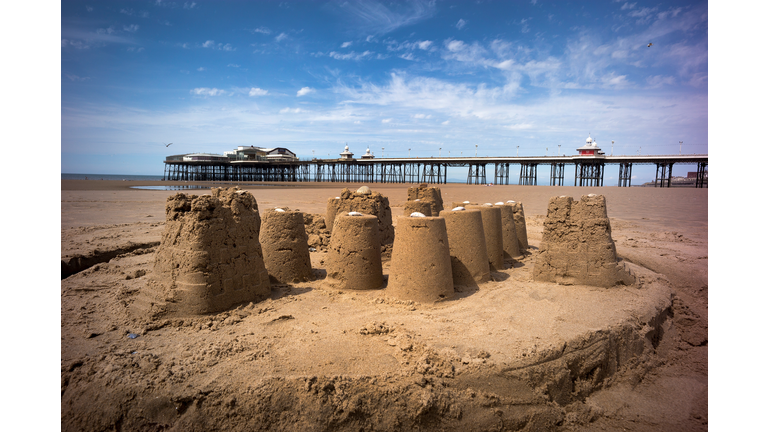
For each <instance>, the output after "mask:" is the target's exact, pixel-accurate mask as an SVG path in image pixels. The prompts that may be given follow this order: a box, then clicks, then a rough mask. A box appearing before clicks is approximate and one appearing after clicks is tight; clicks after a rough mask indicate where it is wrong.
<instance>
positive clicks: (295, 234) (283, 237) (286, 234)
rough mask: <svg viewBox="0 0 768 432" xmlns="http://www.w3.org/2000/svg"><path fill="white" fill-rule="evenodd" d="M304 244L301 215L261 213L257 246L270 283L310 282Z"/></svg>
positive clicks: (279, 210)
mask: <svg viewBox="0 0 768 432" xmlns="http://www.w3.org/2000/svg"><path fill="white" fill-rule="evenodd" d="M307 241H308V239H307V233H306V231H305V229H304V214H303V213H302V212H297V211H290V210H287V211H286V210H283V209H272V210H267V211H266V212H265V213H264V220H263V221H262V223H261V232H260V233H259V242H260V243H261V247H262V250H263V252H264V265H265V266H266V268H267V272H268V273H269V278H270V281H272V282H276V283H290V282H306V281H309V280H311V279H312V264H311V262H310V258H309V245H308V244H307Z"/></svg>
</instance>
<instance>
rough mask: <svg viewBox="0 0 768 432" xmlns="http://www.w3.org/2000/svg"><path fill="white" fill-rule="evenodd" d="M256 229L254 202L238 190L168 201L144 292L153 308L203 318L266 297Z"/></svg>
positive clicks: (267, 288) (175, 197)
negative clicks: (150, 277) (153, 303)
mask: <svg viewBox="0 0 768 432" xmlns="http://www.w3.org/2000/svg"><path fill="white" fill-rule="evenodd" d="M260 225H261V218H260V217H259V210H258V206H257V204H256V200H255V199H254V197H253V195H251V194H250V193H249V192H247V191H244V190H239V189H237V188H229V189H220V188H216V189H212V195H203V196H197V195H186V194H182V193H178V194H176V195H173V196H170V197H168V199H167V201H166V205H165V230H164V231H163V237H162V240H161V242H160V246H159V247H158V249H157V253H156V254H155V265H154V271H153V276H152V280H151V281H150V282H149V283H148V286H147V288H148V290H150V291H152V293H151V294H150V297H153V298H155V300H156V302H155V307H156V308H159V309H160V312H161V313H168V314H172V315H190V314H192V315H194V314H206V313H212V312H220V311H223V310H226V309H229V308H230V307H232V306H234V305H236V304H239V303H242V302H247V301H259V300H261V299H263V298H264V297H266V296H268V295H269V294H270V286H269V276H268V274H267V270H266V268H265V266H264V261H263V258H262V251H261V245H260V244H259V228H260Z"/></svg>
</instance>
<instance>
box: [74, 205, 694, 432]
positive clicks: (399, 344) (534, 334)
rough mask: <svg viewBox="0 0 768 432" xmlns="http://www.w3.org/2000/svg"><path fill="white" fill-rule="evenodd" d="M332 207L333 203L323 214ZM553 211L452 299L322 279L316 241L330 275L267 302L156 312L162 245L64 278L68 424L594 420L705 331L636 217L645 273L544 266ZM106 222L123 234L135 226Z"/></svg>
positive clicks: (417, 425)
mask: <svg viewBox="0 0 768 432" xmlns="http://www.w3.org/2000/svg"><path fill="white" fill-rule="evenodd" d="M404 201H405V200H403V202H404ZM271 204H272V205H275V204H276V203H271ZM277 204H279V203H277ZM324 204H325V200H324V199H318V200H317V205H316V206H317V208H318V209H319V211H322V209H323V206H324ZM395 207H397V206H395ZM539 207H542V208H543V207H544V206H543V204H541V205H539ZM539 212H540V213H539V214H538V215H536V216H534V217H531V216H530V215H529V217H528V222H529V227H528V228H529V230H528V231H529V233H531V234H532V244H531V249H530V253H529V254H526V255H525V256H524V257H523V258H521V259H519V260H517V261H516V262H515V266H514V267H513V268H509V269H503V270H501V271H496V272H493V273H492V276H493V279H494V280H493V281H489V282H486V283H481V284H479V285H478V286H477V287H460V288H459V289H460V291H457V292H455V295H454V297H453V298H452V299H450V300H446V301H440V302H437V303H419V302H414V301H404V300H401V299H398V298H395V297H394V296H391V295H389V293H388V291H387V287H386V284H385V285H384V287H383V288H381V289H372V290H362V291H353V290H339V289H328V288H324V287H323V278H324V276H325V275H324V271H325V269H326V260H327V258H328V255H327V254H326V253H324V252H322V251H315V252H312V253H311V259H312V268H313V269H314V272H315V276H316V277H317V280H313V281H309V282H301V283H293V284H283V285H280V286H273V287H272V290H271V295H270V297H269V298H267V299H265V300H262V301H260V302H252V303H243V304H240V305H237V306H235V307H233V308H231V309H229V310H227V311H224V312H220V313H214V314H207V315H202V316H174V317H165V318H163V317H160V318H153V317H151V316H147V315H144V314H142V310H144V309H145V308H146V307H147V305H145V304H142V301H143V300H142V298H141V296H140V292H141V290H142V289H143V287H144V286H145V284H146V279H147V278H146V277H145V276H146V275H149V274H151V272H152V265H153V262H154V254H155V252H154V249H152V248H147V249H142V250H138V251H134V252H130V253H124V254H121V255H118V256H116V257H115V258H113V259H112V260H111V261H109V262H103V263H100V264H97V265H95V266H92V267H90V268H88V269H86V270H84V271H81V272H79V273H76V274H74V275H72V276H69V277H67V278H64V279H62V282H61V296H62V309H61V322H62V348H61V350H62V353H61V368H62V374H61V375H62V390H61V394H62V396H61V407H62V408H61V424H62V430H104V429H116V428H119V429H122V430H137V429H142V428H144V429H146V428H163V429H168V430H214V429H216V430H255V429H272V430H300V431H303V430H306V431H309V430H361V429H362V430H416V429H419V430H449V431H450V430H461V431H469V430H570V429H568V427H573V426H578V427H587V428H588V427H589V425H590V424H591V423H592V422H595V421H599V419H600V418H602V416H603V415H605V414H606V411H605V410H606V409H610V405H606V404H605V403H601V402H600V401H601V400H603V401H605V400H609V399H610V398H608V397H607V396H603V399H595V398H594V395H596V394H603V395H605V394H604V393H600V392H601V391H603V390H606V391H609V390H610V389H611V388H613V387H615V384H616V383H628V382H634V383H637V382H640V380H641V379H642V376H643V375H645V373H646V372H647V371H648V370H652V369H653V368H654V367H657V366H658V365H659V364H660V359H661V358H663V357H664V356H665V355H666V353H667V352H668V351H669V350H670V349H672V347H673V345H674V343H676V342H675V341H676V340H678V339H679V338H680V337H681V336H680V335H683V336H682V337H684V338H686V339H688V340H692V339H691V338H693V336H691V334H690V333H685V329H683V328H681V327H680V326H678V325H676V323H675V320H674V314H673V313H672V311H673V309H674V308H675V307H676V306H675V304H676V302H679V301H680V300H679V299H677V300H675V301H673V293H674V292H676V289H675V286H673V285H672V282H671V281H670V279H669V278H667V277H666V275H665V274H662V273H659V270H660V269H664V267H662V266H663V264H664V263H665V261H664V260H661V261H658V263H656V261H649V260H645V261H644V260H643V259H641V258H640V255H637V254H636V253H635V252H633V250H632V249H631V248H630V247H640V248H642V247H645V246H644V244H645V243H643V241H645V240H644V239H647V238H650V237H648V235H650V234H647V235H646V234H638V233H634V232H632V233H630V232H629V231H627V228H626V226H627V225H626V223H623V224H619V228H618V230H619V232H620V233H622V234H621V237H620V242H619V250H620V251H625V252H626V254H627V255H628V256H630V257H632V261H633V262H626V265H627V266H629V268H630V269H631V271H632V272H633V274H634V275H635V276H636V283H635V284H633V285H631V286H619V287H612V288H598V287H590V286H585V285H568V286H566V285H558V284H555V283H549V282H537V281H534V280H533V277H532V272H533V267H534V263H535V260H536V258H537V253H538V246H539V241H540V236H541V233H542V231H543V220H544V218H543V215H542V214H541V213H543V212H541V211H540V210H539ZM104 229H105V230H112V231H109V232H115V233H116V234H114V235H115V236H116V237H120V236H121V235H122V236H125V235H126V234H125V233H127V232H130V230H131V229H133V228H131V227H126V226H119V227H116V228H112V227H107V228H104ZM76 230H77V231H76V232H73V236H72V239H73V240H72V241H73V242H74V241H75V240H77V239H78V238H81V237H78V236H82V235H86V234H88V235H90V238H98V233H99V231H98V229H96V228H93V229H91V228H89V229H86V230H80V229H76ZM145 230H146V231H151V232H155V233H158V234H159V233H160V232H161V230H162V225H159V226H155V225H150V224H148V223H142V222H140V223H138V224H136V226H135V229H134V232H136V233H143V232H144V231H145ZM622 230H624V231H622ZM105 232H107V231H105ZM704 232H706V230H705V231H704ZM110 235H112V234H110ZM142 235H143V234H142ZM119 240H120V239H119V238H114V240H113V241H114V242H115V243H119ZM659 241H660V240H659ZM664 241H667V240H664ZM673 242H676V243H673ZM680 242H681V241H680V240H679V238H677V237H674V238H673V237H672V236H670V239H669V241H668V243H664V244H669V245H670V246H665V247H677V246H674V245H677V244H682V243H680ZM629 245H636V246H629ZM697 247H698V246H697ZM678 250H680V251H682V249H678ZM704 250H706V248H704ZM678 253H680V254H683V252H678ZM685 253H686V254H693V253H695V252H685ZM623 256H626V255H623ZM685 256H689V255H685ZM635 262H636V263H635ZM640 262H646V263H651V264H653V265H649V266H643V265H640V264H639V263H640ZM389 264H390V263H389V262H388V261H385V262H384V263H383V274H384V276H385V279H386V278H387V277H388V276H390V267H389ZM680 265H682V266H684V267H685V266H690V265H692V264H691V262H687V263H686V262H683V263H682V264H680ZM704 265H705V266H704V268H706V263H704ZM648 267H653V268H654V269H655V270H651V269H649V268H648ZM665 271H666V270H665ZM686 298H687V297H686ZM705 340H706V339H705ZM687 383H688V384H689V385H691V386H692V387H690V388H691V389H694V388H695V389H700V388H701V387H696V385H694V384H691V382H690V381H688V382H687ZM703 388H704V390H703V392H704V395H705V396H706V383H705V384H704V387H703ZM696 391H697V392H699V393H700V390H696ZM697 394H698V393H697ZM622 400H626V399H622ZM704 406H705V407H706V403H705V404H704ZM691 409H692V408H690V407H689V408H687V411H686V410H685V409H684V410H683V411H685V412H686V415H687V412H688V411H690V410H691ZM617 410H618V408H617ZM617 412H618V411H617ZM654 414H655V413H649V416H648V418H654V417H653V415H654ZM704 415H705V416H706V408H705V411H704ZM694 421H695V420H694ZM562 428H565V429H562ZM577 429H578V428H577ZM579 430H580V429H579ZM649 430H650V429H649Z"/></svg>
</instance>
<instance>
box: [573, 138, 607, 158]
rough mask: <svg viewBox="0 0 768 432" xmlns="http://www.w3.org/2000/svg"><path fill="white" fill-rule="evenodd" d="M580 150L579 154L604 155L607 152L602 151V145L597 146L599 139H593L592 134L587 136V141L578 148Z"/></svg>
mask: <svg viewBox="0 0 768 432" xmlns="http://www.w3.org/2000/svg"><path fill="white" fill-rule="evenodd" d="M576 151H578V152H579V156H592V157H603V156H605V153H603V152H602V151H600V147H598V146H597V140H593V139H592V134H590V135H589V137H587V143H586V144H584V145H583V146H581V147H579V148H577V149H576Z"/></svg>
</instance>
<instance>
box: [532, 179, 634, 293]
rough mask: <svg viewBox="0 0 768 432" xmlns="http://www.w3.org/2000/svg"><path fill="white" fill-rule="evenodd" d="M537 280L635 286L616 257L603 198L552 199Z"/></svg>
mask: <svg viewBox="0 0 768 432" xmlns="http://www.w3.org/2000/svg"><path fill="white" fill-rule="evenodd" d="M533 279H534V280H536V281H541V282H556V283H559V284H568V285H570V284H579V285H592V286H599V287H612V286H614V285H617V284H623V285H631V284H633V283H634V277H633V276H632V275H631V274H630V273H629V271H628V270H627V269H626V268H625V267H624V265H623V264H622V263H620V262H619V261H618V258H617V256H616V245H615V244H614V243H613V239H612V238H611V224H610V221H609V220H608V212H607V208H606V205H605V197H604V196H603V195H595V194H589V195H585V196H582V197H581V201H574V200H573V198H571V197H567V196H560V197H552V198H550V199H549V206H548V208H547V217H546V219H545V220H544V233H543V235H542V239H541V246H540V248H539V254H538V257H537V258H536V262H535V264H534V267H533Z"/></svg>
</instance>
